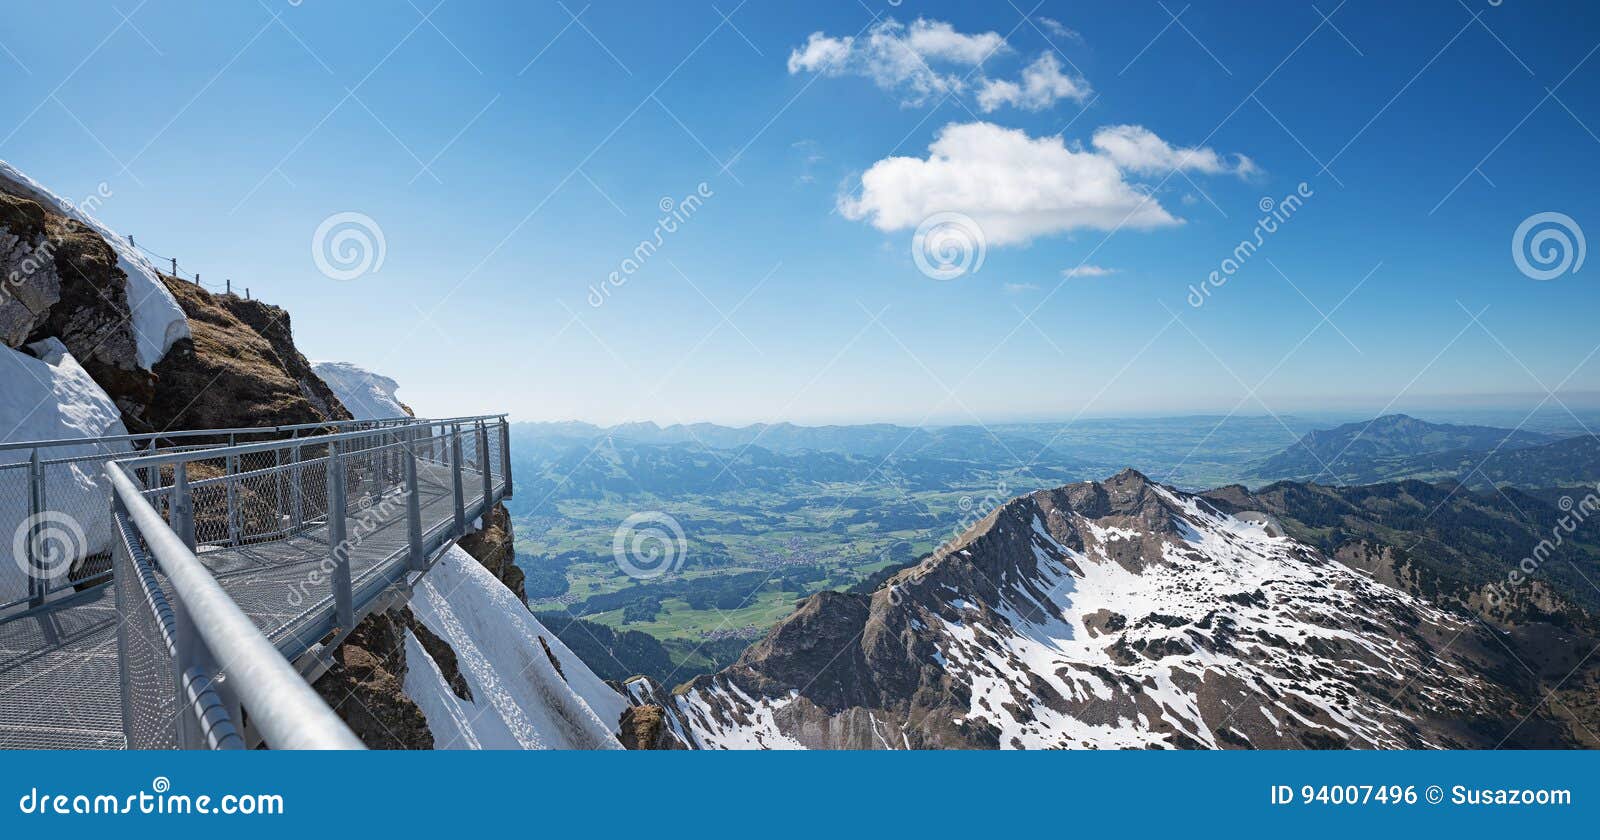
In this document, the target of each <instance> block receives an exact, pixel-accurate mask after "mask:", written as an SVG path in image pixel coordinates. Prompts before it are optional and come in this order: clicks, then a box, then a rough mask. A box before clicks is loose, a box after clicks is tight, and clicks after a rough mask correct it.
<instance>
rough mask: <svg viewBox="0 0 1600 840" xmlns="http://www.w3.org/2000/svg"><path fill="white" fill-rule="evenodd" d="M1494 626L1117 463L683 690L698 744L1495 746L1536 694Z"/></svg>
mask: <svg viewBox="0 0 1600 840" xmlns="http://www.w3.org/2000/svg"><path fill="white" fill-rule="evenodd" d="M1252 520H1253V521H1252ZM1485 632H1486V631H1484V630H1483V629H1482V628H1480V627H1479V626H1477V625H1476V624H1475V623H1474V622H1472V621H1470V620H1467V619H1465V618H1462V617H1459V616H1457V615H1455V614H1453V613H1449V612H1446V611H1444V610H1442V609H1439V608H1437V607H1435V606H1433V605H1430V604H1428V603H1426V602H1425V601H1422V600H1420V599H1418V598H1415V597H1413V596H1411V595H1408V594H1406V593H1403V592H1401V591H1399V590H1397V589H1393V588H1390V587H1388V586H1385V585H1383V584H1381V583H1378V582H1377V581H1375V580H1373V579H1372V578H1370V577H1367V576H1365V575H1363V574H1361V573H1359V572H1357V571H1355V570H1353V569H1351V568H1349V567H1347V566H1344V565H1342V564H1340V563H1338V562H1336V561H1333V560H1331V559H1329V558H1328V557H1326V556H1325V555H1323V554H1322V553H1321V552H1320V551H1318V550H1317V549H1315V548H1314V547H1311V546H1308V545H1306V544H1303V543H1300V542H1296V541H1295V540H1293V539H1290V538H1288V537H1285V536H1281V535H1279V534H1278V531H1277V529H1276V528H1275V527H1273V524H1272V523H1271V522H1270V521H1266V520H1264V519H1263V518H1259V517H1235V516H1230V515H1227V514H1225V513H1223V512H1222V511H1220V510H1218V509H1217V508H1216V507H1214V506H1212V505H1211V504H1210V503H1208V502H1207V501H1206V500H1204V499H1201V498H1199V497H1195V496H1190V495H1186V494H1183V493H1180V492H1177V491H1174V490H1172V489H1170V488H1167V487H1163V486H1161V485H1158V484H1155V483H1153V482H1150V481H1148V480H1147V479H1145V478H1144V477H1143V476H1141V475H1139V474H1137V473H1134V472H1132V471H1129V472H1126V473H1123V474H1121V475H1119V476H1117V477H1115V478H1113V479H1110V480H1108V481H1106V482H1103V483H1086V484H1081V485H1071V486H1068V487H1063V488H1060V489H1058V490H1052V491H1040V492H1038V493H1034V494H1031V495H1029V496H1024V497H1022V498H1020V499H1017V500H1014V501H1012V502H1010V503H1008V504H1006V505H1005V506H1003V507H1002V508H1000V509H999V510H998V511H996V512H995V513H993V514H991V515H990V516H989V517H987V518H986V519H985V520H983V521H982V522H979V523H978V524H977V525H975V526H974V527H973V528H972V529H971V530H969V531H968V532H967V534H965V535H964V536H963V537H961V538H960V539H958V540H956V541H954V542H953V543H951V544H950V545H948V546H946V547H945V548H944V549H943V550H942V551H941V553H939V554H936V555H935V556H934V557H933V558H931V559H929V560H926V561H924V562H923V563H922V564H920V565H919V566H917V567H916V568H913V569H908V570H906V571H905V572H902V573H900V574H899V575H896V576H895V577H893V578H891V579H890V580H889V581H888V582H886V583H885V584H884V585H883V586H882V587H880V588H879V589H878V590H877V591H876V592H874V593H873V594H872V595H871V596H867V595H849V594H840V593H820V594H818V595H816V596H813V597H812V599H810V600H809V601H808V602H807V603H806V604H805V605H803V606H802V607H801V608H800V609H799V610H798V611H797V612H796V613H795V614H794V616H792V617H791V618H789V619H787V620H786V621H785V622H784V623H782V624H780V625H779V626H778V627H777V628H775V629H774V630H773V631H772V633H771V634H770V635H769V636H768V637H767V638H766V639H764V640H763V641H762V642H760V643H758V644H757V645H756V646H754V647H752V648H751V649H750V650H749V651H748V652H746V654H745V655H744V657H743V658H741V660H740V661H739V662H738V663H736V664H735V665H734V666H732V667H730V668H728V669H726V670H725V671H723V672H721V673H719V674H716V675H713V676H708V677H700V678H697V679H696V680H695V681H694V682H692V683H691V684H690V686H689V687H688V689H687V690H686V691H685V692H683V693H681V694H680V695H678V696H677V697H676V698H675V704H674V709H673V711H674V713H675V714H676V715H677V716H678V717H679V718H680V721H681V725H682V726H683V727H684V728H686V729H687V730H689V731H690V732H691V733H692V735H693V736H694V739H695V741H696V742H697V743H698V744H700V745H701V746H705V747H711V748H719V747H720V748H734V749H737V748H751V747H764V748H781V747H794V746H806V747H814V748H815V747H823V748H856V749H886V748H888V749H899V748H930V747H932V748H939V747H965V748H972V747H1001V748H1061V747H1067V748H1150V747H1203V748H1221V747H1257V748H1297V747H1366V748H1374V747H1378V748H1398V747H1405V748H1420V747H1463V746H1467V747H1475V746H1481V747H1492V746H1494V745H1495V744H1496V743H1497V742H1498V741H1499V740H1500V739H1501V737H1502V736H1503V735H1504V734H1507V733H1509V732H1511V731H1513V730H1514V728H1515V726H1516V725H1517V724H1518V723H1519V721H1520V720H1521V719H1522V718H1523V717H1524V715H1525V714H1527V713H1528V712H1529V711H1531V710H1530V709H1529V708H1528V706H1530V705H1531V703H1530V702H1528V701H1526V698H1525V697H1521V696H1519V694H1518V693H1517V691H1516V690H1515V689H1514V687H1512V685H1511V684H1510V683H1506V684H1501V683H1497V682H1495V680H1496V679H1498V677H1496V676H1495V675H1497V674H1509V675H1512V676H1516V675H1518V674H1519V673H1520V672H1519V670H1518V666H1517V665H1516V664H1515V663H1514V662H1512V661H1510V660H1509V659H1508V658H1507V657H1506V655H1505V653H1504V652H1503V649H1502V646H1500V645H1498V644H1497V643H1496V641H1495V640H1493V639H1491V638H1489V637H1488V636H1486V635H1485Z"/></svg>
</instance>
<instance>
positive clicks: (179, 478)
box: [171, 461, 196, 551]
mask: <svg viewBox="0 0 1600 840" xmlns="http://www.w3.org/2000/svg"><path fill="white" fill-rule="evenodd" d="M171 524H172V530H173V531H174V532H176V533H177V535H178V538H179V539H181V540H183V544H184V545H185V546H187V547H188V549H189V550H190V551H194V549H195V545H196V542H195V535H194V499H192V498H190V496H189V462H188V461H179V462H177V463H175V464H173V465H172V514H171Z"/></svg>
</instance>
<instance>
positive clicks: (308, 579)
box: [286, 490, 411, 607]
mask: <svg viewBox="0 0 1600 840" xmlns="http://www.w3.org/2000/svg"><path fill="white" fill-rule="evenodd" d="M410 498H411V494H410V492H408V491H404V490H402V491H400V492H399V493H394V494H391V495H388V496H384V497H382V498H380V499H377V500H376V501H374V499H373V498H372V497H371V496H368V495H363V496H359V497H357V498H356V500H355V502H356V507H357V509H359V510H360V511H361V512H360V513H359V514H358V515H357V516H356V518H355V521H354V522H350V523H347V524H346V526H345V528H346V530H345V538H344V539H342V540H340V541H339V544H338V545H335V546H334V547H333V550H332V551H330V552H329V553H328V556H326V557H324V558H322V561H321V562H319V563H317V564H316V565H315V566H312V567H311V571H309V572H307V573H306V576H305V577H304V578H302V579H300V580H298V581H295V582H293V583H291V584H289V595H288V597H287V598H286V600H287V601H288V602H289V606H291V607H301V606H304V605H305V604H306V603H307V602H308V601H311V602H314V601H316V600H318V598H319V597H320V591H321V587H323V586H324V585H325V584H328V583H330V582H331V581H332V580H333V572H334V569H336V568H338V566H339V564H341V563H345V562H348V561H349V559H350V554H351V552H353V551H355V550H356V549H358V548H360V547H361V544H362V543H364V542H366V540H367V537H370V536H372V534H373V533H374V532H376V531H377V530H378V529H380V528H382V527H383V526H384V525H385V524H387V523H389V522H391V521H393V518H394V517H397V516H398V515H399V513H400V512H401V511H403V510H404V509H405V507H406V504H407V502H408V500H409V499H410Z"/></svg>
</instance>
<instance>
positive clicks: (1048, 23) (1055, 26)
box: [1034, 17, 1083, 42]
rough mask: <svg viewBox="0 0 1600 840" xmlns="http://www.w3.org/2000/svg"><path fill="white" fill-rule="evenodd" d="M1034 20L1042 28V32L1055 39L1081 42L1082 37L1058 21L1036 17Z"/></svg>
mask: <svg viewBox="0 0 1600 840" xmlns="http://www.w3.org/2000/svg"><path fill="white" fill-rule="evenodd" d="M1034 20H1036V21H1038V22H1039V25H1040V26H1043V27H1044V31H1046V32H1048V33H1050V34H1051V35H1054V36H1055V37H1057V38H1065V39H1067V40H1069V41H1080V42H1081V41H1082V40H1083V36H1082V35H1079V34H1078V31H1077V30H1076V29H1071V28H1068V27H1067V26H1066V25H1065V24H1063V23H1062V22H1061V21H1059V20H1056V19H1055V18H1047V17H1037V18H1034Z"/></svg>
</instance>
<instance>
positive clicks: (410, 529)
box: [400, 432, 428, 572]
mask: <svg viewBox="0 0 1600 840" xmlns="http://www.w3.org/2000/svg"><path fill="white" fill-rule="evenodd" d="M405 438H406V439H407V443H406V447H405V451H404V452H403V453H401V456H400V460H401V466H402V468H403V469H404V471H405V482H406V491H405V492H406V541H407V544H408V552H407V556H406V568H409V569H411V570H412V571H417V572H424V571H427V570H428V558H427V556H426V555H424V554H423V553H422V496H421V493H420V492H418V491H419V488H418V486H417V452H416V449H415V448H414V447H415V446H416V443H417V435H416V433H415V432H407V433H405Z"/></svg>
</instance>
